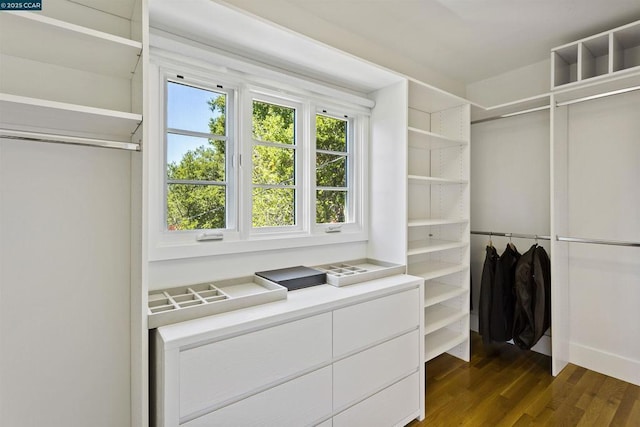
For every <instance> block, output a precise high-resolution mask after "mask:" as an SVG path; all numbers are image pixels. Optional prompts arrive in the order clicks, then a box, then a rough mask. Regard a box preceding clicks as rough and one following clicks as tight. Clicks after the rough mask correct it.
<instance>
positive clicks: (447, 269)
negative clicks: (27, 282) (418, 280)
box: [408, 262, 469, 280]
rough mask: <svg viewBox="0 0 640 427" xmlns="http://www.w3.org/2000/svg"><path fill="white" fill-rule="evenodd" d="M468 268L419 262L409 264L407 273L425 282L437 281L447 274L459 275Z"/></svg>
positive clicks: (440, 263)
mask: <svg viewBox="0 0 640 427" xmlns="http://www.w3.org/2000/svg"><path fill="white" fill-rule="evenodd" d="M467 268H469V266H468V265H465V264H454V263H449V262H421V263H415V264H409V266H408V273H409V274H411V275H413V276H420V277H422V278H423V279H425V280H432V279H437V278H438V277H442V276H447V275H449V274H454V273H459V272H461V271H465V270H466V269H467Z"/></svg>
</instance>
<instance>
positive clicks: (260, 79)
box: [143, 49, 371, 261]
mask: <svg viewBox="0 0 640 427" xmlns="http://www.w3.org/2000/svg"><path fill="white" fill-rule="evenodd" d="M202 52H203V55H204V56H206V51H202ZM152 53H153V49H152ZM217 59H219V58H217ZM217 63H218V64H220V65H219V66H214V65H211V66H209V64H208V63H206V62H203V61H194V60H193V59H191V58H189V57H183V56H182V55H180V54H175V53H171V54H168V53H167V52H164V51H163V52H162V54H160V55H158V56H154V55H152V57H151V61H150V66H149V75H150V77H149V88H150V91H149V98H148V102H149V103H150V105H152V106H153V107H152V108H150V109H149V111H150V112H149V113H148V114H147V116H145V121H146V122H147V131H146V132H147V134H148V135H149V137H148V141H149V146H148V147H145V149H146V150H148V155H147V156H146V157H147V158H148V159H149V160H148V161H149V163H148V165H147V168H148V171H149V173H148V174H147V176H148V178H147V180H148V181H147V182H146V183H143V185H147V186H148V189H149V191H148V193H149V197H148V205H147V207H146V208H145V209H146V210H147V212H148V215H147V217H148V226H147V227H146V229H147V233H148V242H149V246H148V256H149V260H151V261H160V260H169V259H181V258H193V257H202V256H212V255H229V254H234V253H247V252H260V251H265V250H282V249H288V248H304V247H313V246H317V245H327V244H336V243H354V242H362V241H366V240H367V237H368V232H367V230H368V223H367V222H368V212H367V206H368V195H367V192H368V188H367V182H368V176H367V173H368V172H367V169H368V159H367V150H368V148H367V144H368V142H367V141H368V140H369V126H370V124H369V123H370V114H371V111H370V109H369V106H365V104H366V103H362V104H358V103H353V101H352V100H353V98H354V95H353V94H351V93H345V94H344V97H341V96H340V92H339V91H336V89H335V88H328V89H327V92H326V94H323V93H322V91H320V90H317V88H318V87H321V85H319V84H318V83H317V82H315V83H313V84H312V87H313V88H314V90H313V91H310V90H309V89H307V88H305V86H304V84H303V85H302V86H301V87H292V86H291V85H290V84H285V83H282V80H279V79H276V80H273V79H270V78H268V76H270V75H271V74H273V73H272V72H271V74H270V73H269V72H265V74H264V76H263V75H260V73H258V72H256V67H255V66H254V67H251V73H243V72H240V73H238V72H235V71H231V70H228V69H226V68H225V66H224V63H220V62H217ZM166 75H169V76H173V77H175V75H181V76H183V77H184V78H185V79H184V83H185V84H194V85H195V86H203V87H204V88H205V89H207V88H211V89H212V90H214V91H215V90H219V88H217V87H216V85H217V84H218V83H221V84H222V86H223V88H225V89H231V90H233V91H234V95H235V104H234V106H233V115H234V117H235V120H234V124H235V135H234V141H235V142H236V143H235V144H234V147H233V151H232V152H231V151H230V152H229V153H228V156H227V161H228V162H229V161H230V162H231V165H230V167H229V169H228V172H227V180H228V183H229V187H228V188H229V191H230V194H231V195H234V194H235V196H236V199H235V206H234V207H233V209H234V213H233V218H231V220H228V221H227V229H225V230H197V231H195V230H194V231H192V230H184V231H167V230H166V219H165V215H166V194H165V191H166V190H165V189H166V171H165V167H166V154H165V150H166V142H165V141H164V138H165V135H166V129H165V126H166V125H165V124H166V118H165V112H166V106H165V100H166V95H165V87H166V83H165V78H166V77H165V76H166ZM285 80H286V79H285ZM295 81H298V80H295ZM299 81H300V82H303V80H299ZM155 88H157V89H156V90H154V89H155ZM256 93H258V94H259V95H258V96H257V98H262V99H263V100H265V101H266V102H269V99H268V98H267V96H270V97H273V98H274V101H275V102H274V103H276V104H279V103H280V104H282V102H283V101H285V102H287V103H293V104H296V105H298V106H299V107H300V110H299V111H298V113H299V114H298V120H299V121H300V122H299V124H298V126H297V127H296V131H297V132H301V133H302V135H299V136H298V139H297V143H298V145H299V147H298V148H297V150H298V152H297V157H298V159H297V160H298V162H299V163H298V164H299V166H300V167H298V168H297V169H296V173H297V174H301V175H300V176H298V177H297V185H298V186H299V188H301V190H299V193H298V198H297V202H298V205H299V208H298V209H299V211H298V213H297V225H296V226H295V228H294V227H276V228H274V229H267V228H266V227H265V228H256V229H254V228H253V227H252V211H251V209H252V206H251V200H252V191H251V188H252V176H251V163H252V162H251V155H252V148H253V144H252V143H251V142H252V139H251V136H252V133H251V132H252V128H251V126H252V123H251V122H252V116H251V106H252V100H253V97H254V96H255V94H256ZM228 99H229V98H228ZM363 99H364V98H363ZM285 105H286V103H285ZM323 110H326V113H323V114H326V115H334V114H335V115H337V116H338V117H341V116H343V115H345V114H346V115H348V116H349V117H350V118H353V120H354V122H353V124H354V126H353V128H352V132H353V136H352V138H353V139H352V141H351V142H352V144H351V147H350V148H351V149H352V150H353V154H352V156H351V157H352V162H353V164H352V165H351V167H350V174H352V175H350V178H351V180H350V184H351V185H352V190H350V191H351V192H352V194H353V197H352V200H351V201H350V202H351V205H352V206H350V209H351V210H352V211H353V216H350V217H349V222H348V223H343V224H340V227H339V230H338V231H340V232H337V233H336V232H327V231H330V230H329V229H330V228H332V227H333V226H334V224H316V223H315V221H316V204H315V194H316V185H315V179H316V177H315V166H316V164H315V162H316V159H315V148H316V147H315V144H316V140H315V115H316V113H318V112H321V111H323ZM247 141H248V142H247ZM232 178H233V179H232ZM232 186H233V190H231V188H232ZM227 204H229V200H228V201H227ZM234 218H235V223H234V222H233V219H234ZM232 224H234V225H235V228H233V229H232V228H230V227H231V225H232ZM201 235H205V237H206V235H211V237H213V240H204V241H198V240H197V237H198V236H201ZM218 237H222V240H218Z"/></svg>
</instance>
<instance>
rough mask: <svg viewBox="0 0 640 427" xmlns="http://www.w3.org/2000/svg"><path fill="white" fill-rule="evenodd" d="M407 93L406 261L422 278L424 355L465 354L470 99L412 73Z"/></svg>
mask: <svg viewBox="0 0 640 427" xmlns="http://www.w3.org/2000/svg"><path fill="white" fill-rule="evenodd" d="M408 98H409V108H408V115H407V116H408V127H407V140H408V147H407V155H408V157H407V172H408V173H407V187H408V202H407V204H408V208H407V213H408V218H407V266H408V272H409V274H414V275H417V276H420V277H422V278H423V279H425V300H424V307H425V358H426V360H429V359H432V358H433V357H435V356H437V355H439V354H441V353H443V352H449V353H451V354H453V355H455V356H457V357H459V358H461V359H464V360H469V203H470V202H469V121H470V111H469V110H470V106H469V103H468V102H467V101H465V100H463V99H461V98H457V97H455V96H452V95H449V94H445V93H443V92H441V91H438V90H435V89H433V88H430V87H428V86H426V85H423V84H421V83H419V82H415V81H410V82H409V96H408ZM435 279H437V281H436V280H435Z"/></svg>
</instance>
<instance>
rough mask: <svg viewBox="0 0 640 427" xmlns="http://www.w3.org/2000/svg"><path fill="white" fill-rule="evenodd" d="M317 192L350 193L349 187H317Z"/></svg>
mask: <svg viewBox="0 0 640 427" xmlns="http://www.w3.org/2000/svg"><path fill="white" fill-rule="evenodd" d="M316 190H319V191H343V192H347V193H348V192H349V187H316Z"/></svg>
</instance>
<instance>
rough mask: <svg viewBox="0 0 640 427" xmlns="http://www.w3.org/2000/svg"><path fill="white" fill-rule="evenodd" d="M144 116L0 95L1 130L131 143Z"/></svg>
mask: <svg viewBox="0 0 640 427" xmlns="http://www.w3.org/2000/svg"><path fill="white" fill-rule="evenodd" d="M141 122H142V115H140V114H134V113H127V112H122V111H113V110H105V109H101V108H94V107H87V106H82V105H75V104H67V103H63V102H56V101H47V100H43V99H36V98H28V97H24V96H18V95H11V94H3V93H0V127H2V128H5V129H14V130H30V131H34V130H39V131H44V132H56V131H60V132H62V133H64V134H65V135H76V136H94V137H109V138H114V139H119V140H122V141H129V140H130V139H131V136H132V135H133V133H134V132H135V130H136V129H137V128H138V126H139V124H140V123H141Z"/></svg>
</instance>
